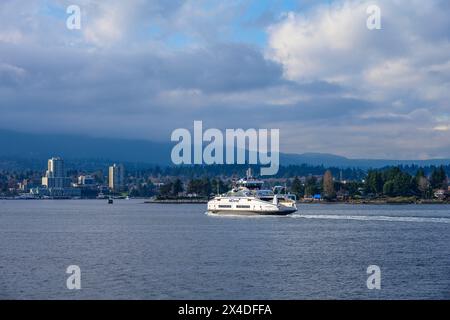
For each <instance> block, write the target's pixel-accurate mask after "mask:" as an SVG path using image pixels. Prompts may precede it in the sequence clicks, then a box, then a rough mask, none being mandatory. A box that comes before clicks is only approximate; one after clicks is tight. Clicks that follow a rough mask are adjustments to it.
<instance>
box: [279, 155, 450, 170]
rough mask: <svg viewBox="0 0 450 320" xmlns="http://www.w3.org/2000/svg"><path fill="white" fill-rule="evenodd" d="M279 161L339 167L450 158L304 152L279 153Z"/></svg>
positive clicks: (420, 163) (423, 162) (445, 161)
mask: <svg viewBox="0 0 450 320" xmlns="http://www.w3.org/2000/svg"><path fill="white" fill-rule="evenodd" d="M280 162H281V163H282V164H283V165H294V164H302V163H306V164H310V165H323V166H325V167H341V168H361V169H368V168H374V169H375V168H383V167H386V166H398V165H418V166H431V165H435V166H439V165H448V164H450V159H430V160H389V159H349V158H346V157H342V156H337V155H334V154H327V153H304V154H281V155H280Z"/></svg>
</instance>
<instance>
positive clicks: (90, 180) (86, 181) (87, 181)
mask: <svg viewBox="0 0 450 320" xmlns="http://www.w3.org/2000/svg"><path fill="white" fill-rule="evenodd" d="M78 185H80V186H86V187H88V186H94V185H95V179H94V177H92V176H89V175H87V176H85V175H81V176H79V177H78Z"/></svg>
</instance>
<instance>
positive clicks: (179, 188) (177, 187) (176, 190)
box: [172, 179, 184, 196]
mask: <svg viewBox="0 0 450 320" xmlns="http://www.w3.org/2000/svg"><path fill="white" fill-rule="evenodd" d="M183 191H184V188H183V183H182V182H181V180H180V179H177V180H175V182H174V183H173V185H172V195H174V196H178V194H180V193H181V192H183Z"/></svg>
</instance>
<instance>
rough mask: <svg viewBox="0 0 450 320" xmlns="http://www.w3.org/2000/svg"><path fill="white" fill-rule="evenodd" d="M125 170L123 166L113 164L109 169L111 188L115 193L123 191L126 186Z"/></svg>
mask: <svg viewBox="0 0 450 320" xmlns="http://www.w3.org/2000/svg"><path fill="white" fill-rule="evenodd" d="M124 173H125V169H124V166H123V165H122V164H118V165H117V164H113V165H112V166H110V167H109V176H108V181H109V188H110V189H111V190H113V191H121V190H122V189H123V186H124Z"/></svg>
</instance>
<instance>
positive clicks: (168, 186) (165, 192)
mask: <svg viewBox="0 0 450 320" xmlns="http://www.w3.org/2000/svg"><path fill="white" fill-rule="evenodd" d="M172 186H173V183H172V181H169V182H167V183H165V184H163V185H162V186H161V187H160V188H159V195H160V196H162V197H168V196H170V195H171V194H172Z"/></svg>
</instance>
